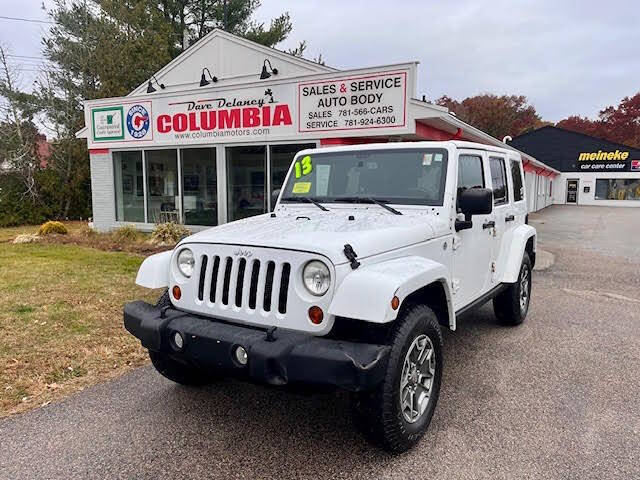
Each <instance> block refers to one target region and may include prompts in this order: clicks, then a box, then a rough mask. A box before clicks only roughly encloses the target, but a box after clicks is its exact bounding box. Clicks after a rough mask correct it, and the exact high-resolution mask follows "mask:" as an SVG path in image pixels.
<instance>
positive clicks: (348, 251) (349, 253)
mask: <svg viewBox="0 0 640 480" xmlns="http://www.w3.org/2000/svg"><path fill="white" fill-rule="evenodd" d="M344 256H345V257H347V260H349V262H351V269H352V270H355V269H356V268H358V267H359V266H360V262H359V261H358V260H357V258H358V254H357V253H356V252H355V251H354V250H353V247H352V246H351V245H349V244H348V243H347V244H346V245H345V246H344Z"/></svg>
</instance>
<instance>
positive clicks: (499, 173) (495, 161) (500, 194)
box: [489, 157, 509, 205]
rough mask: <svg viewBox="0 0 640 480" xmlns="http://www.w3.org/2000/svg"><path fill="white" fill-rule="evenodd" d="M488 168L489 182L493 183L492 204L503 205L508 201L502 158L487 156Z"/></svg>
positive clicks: (505, 174)
mask: <svg viewBox="0 0 640 480" xmlns="http://www.w3.org/2000/svg"><path fill="white" fill-rule="evenodd" d="M489 168H490V169H491V183H492V185H493V204H494V205H504V204H505V203H507V202H508V201H509V194H508V191H507V172H506V170H505V166H504V159H502V158H496V157H489Z"/></svg>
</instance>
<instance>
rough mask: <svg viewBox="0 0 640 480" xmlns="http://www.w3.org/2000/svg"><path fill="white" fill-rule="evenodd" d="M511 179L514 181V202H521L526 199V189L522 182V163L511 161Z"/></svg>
mask: <svg viewBox="0 0 640 480" xmlns="http://www.w3.org/2000/svg"><path fill="white" fill-rule="evenodd" d="M511 178H512V180H513V201H514V202H519V201H520V200H522V199H523V198H524V188H523V184H524V183H523V181H522V170H521V169H520V162H516V161H515V160H511Z"/></svg>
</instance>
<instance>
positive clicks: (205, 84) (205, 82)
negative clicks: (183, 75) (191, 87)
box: [200, 67, 218, 87]
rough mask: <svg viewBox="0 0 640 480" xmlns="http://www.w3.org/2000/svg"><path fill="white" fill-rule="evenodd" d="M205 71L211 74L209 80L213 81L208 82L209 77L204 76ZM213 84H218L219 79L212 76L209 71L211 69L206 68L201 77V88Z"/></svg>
mask: <svg viewBox="0 0 640 480" xmlns="http://www.w3.org/2000/svg"><path fill="white" fill-rule="evenodd" d="M205 70H206V72H207V73H208V74H209V78H210V79H211V81H209V80H207V77H206V76H205V74H204V72H205ZM211 82H213V83H218V77H216V76H215V75H211V72H210V71H209V69H208V68H207V67H204V68H203V69H202V76H201V77H200V86H201V87H206V86H207V85H209V84H210V83H211Z"/></svg>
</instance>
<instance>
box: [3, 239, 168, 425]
mask: <svg viewBox="0 0 640 480" xmlns="http://www.w3.org/2000/svg"><path fill="white" fill-rule="evenodd" d="M35 230H37V227H21V228H16V229H0V292H2V293H0V332H1V333H2V337H1V339H0V417H2V416H6V415H10V414H12V413H16V412H20V411H24V410H27V409H30V408H34V407H37V406H40V405H42V404H45V403H47V402H49V401H52V400H57V399H60V398H62V397H63V396H66V395H68V394H69V393H72V392H74V391H77V390H80V389H82V388H83V387H85V386H87V385H91V384H94V383H97V382H99V381H102V380H104V379H107V378H110V377H114V376H116V375H120V374H121V373H123V372H124V371H126V370H129V369H131V368H133V367H135V366H138V365H141V364H143V363H145V362H146V361H147V356H146V352H145V350H144V349H143V348H142V347H141V346H140V344H139V342H138V340H137V339H135V338H134V337H132V336H131V335H129V333H127V332H126V331H125V329H124V326H123V324H122V306H123V304H124V303H125V302H127V301H130V300H134V299H146V300H147V301H155V299H156V298H157V297H158V296H159V294H160V293H161V292H160V291H149V290H147V289H144V288H140V287H137V286H136V285H135V284H134V280H135V276H136V272H137V270H138V267H139V265H140V263H141V262H142V259H143V257H142V256H141V255H136V254H131V253H124V252H105V251H100V250H96V249H93V248H87V247H84V246H76V245H57V244H51V243H32V244H21V245H13V244H11V243H9V242H7V240H9V239H10V238H13V237H15V236H16V235H17V234H18V233H32V232H34V231H35Z"/></svg>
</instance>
